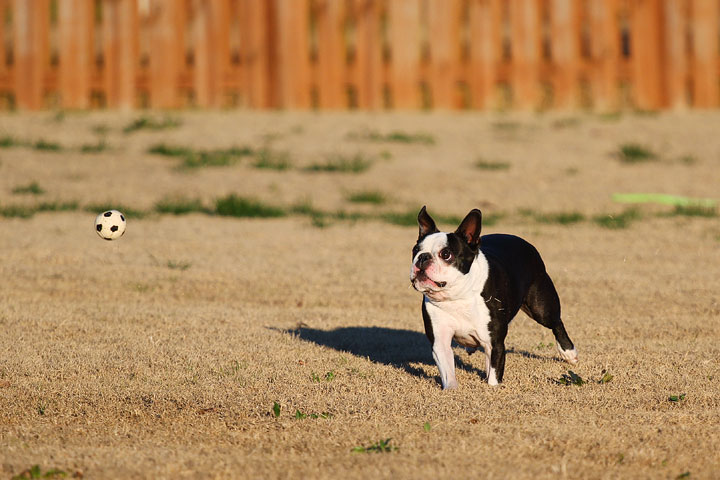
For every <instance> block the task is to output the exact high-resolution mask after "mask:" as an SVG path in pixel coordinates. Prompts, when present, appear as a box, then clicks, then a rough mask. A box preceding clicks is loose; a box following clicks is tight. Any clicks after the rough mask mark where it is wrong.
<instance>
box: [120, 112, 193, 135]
mask: <svg viewBox="0 0 720 480" xmlns="http://www.w3.org/2000/svg"><path fill="white" fill-rule="evenodd" d="M180 125H182V122H181V121H180V119H178V118H172V117H164V118H161V119H158V118H153V117H148V116H142V117H138V118H136V119H135V120H133V121H132V122H130V123H129V124H127V125H126V126H125V128H123V132H124V133H126V134H128V133H133V132H137V131H138V130H167V129H170V128H177V127H179V126H180Z"/></svg>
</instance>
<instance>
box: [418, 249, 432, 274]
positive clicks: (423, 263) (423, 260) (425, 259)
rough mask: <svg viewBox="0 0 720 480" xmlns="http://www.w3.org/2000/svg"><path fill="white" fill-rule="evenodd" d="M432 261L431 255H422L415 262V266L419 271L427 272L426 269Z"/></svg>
mask: <svg viewBox="0 0 720 480" xmlns="http://www.w3.org/2000/svg"><path fill="white" fill-rule="evenodd" d="M431 260H432V255H430V254H429V253H421V254H420V256H419V257H418V258H417V260H416V261H415V266H416V267H417V268H418V269H419V270H425V268H426V267H427V266H428V264H429V263H430V261H431Z"/></svg>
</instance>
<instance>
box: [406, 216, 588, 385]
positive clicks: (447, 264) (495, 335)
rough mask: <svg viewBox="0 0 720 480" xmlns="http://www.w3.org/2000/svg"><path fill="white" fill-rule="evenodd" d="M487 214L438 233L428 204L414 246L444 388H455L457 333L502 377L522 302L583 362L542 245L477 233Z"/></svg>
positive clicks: (416, 282)
mask: <svg viewBox="0 0 720 480" xmlns="http://www.w3.org/2000/svg"><path fill="white" fill-rule="evenodd" d="M481 223H482V214H481V213H480V210H477V209H474V210H472V211H471V212H470V213H468V214H467V216H466V217H465V219H464V220H463V221H462V223H461V224H460V226H459V227H458V228H457V230H456V231H455V232H453V233H443V232H439V231H438V229H437V227H436V226H435V222H434V221H433V219H432V218H431V217H430V215H428V213H427V211H425V207H423V208H422V209H421V210H420V213H419V214H418V224H419V225H420V235H419V236H418V240H417V243H416V244H415V247H414V248H413V252H412V255H413V258H412V267H411V270H410V282H411V283H412V285H413V287H415V289H416V290H417V291H419V292H421V293H422V294H423V303H422V315H423V321H424V323H425V333H426V334H427V337H428V339H429V340H430V343H431V344H432V353H433V358H434V359H435V363H436V364H437V366H438V369H439V370H440V380H441V381H442V387H443V389H449V388H456V387H457V380H456V379H455V359H454V356H453V351H452V348H451V346H450V344H451V342H452V341H453V340H455V341H456V342H457V343H459V344H460V345H462V346H464V347H468V348H470V349H471V350H470V351H471V352H472V351H474V349H476V348H478V347H482V348H483V350H484V351H485V355H486V362H485V367H486V368H485V371H486V372H487V381H488V383H489V384H490V385H497V384H498V383H500V382H501V381H502V378H503V371H504V370H505V336H506V335H507V330H508V325H509V324H510V321H511V320H512V319H513V317H514V316H515V315H516V314H517V313H518V311H519V310H520V309H522V311H523V312H525V313H526V314H528V315H529V316H530V317H532V318H533V319H534V320H535V321H536V322H538V323H539V324H540V325H542V326H544V327H547V328H549V329H551V330H552V331H553V334H554V335H555V340H556V341H557V342H556V345H557V349H558V351H559V352H560V356H561V357H562V358H563V359H565V360H566V361H567V362H569V363H572V364H575V363H577V361H578V355H577V351H576V350H575V347H574V345H573V343H572V341H571V340H570V337H568V334H567V332H566V331H565V326H564V325H563V322H562V320H561V319H560V299H559V298H558V294H557V292H556V291H555V286H554V285H553V282H552V280H550V277H549V276H548V274H547V272H546V271H545V264H544V263H543V261H542V258H540V254H539V253H538V251H537V250H536V249H535V247H533V246H532V245H530V244H529V243H528V242H526V241H525V240H523V239H522V238H519V237H515V236H513V235H500V234H494V235H485V236H483V237H481V236H480V229H481Z"/></svg>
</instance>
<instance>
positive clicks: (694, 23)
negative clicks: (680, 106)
mask: <svg viewBox="0 0 720 480" xmlns="http://www.w3.org/2000/svg"><path fill="white" fill-rule="evenodd" d="M691 5H692V6H691V8H692V18H691V28H692V36H693V64H692V79H693V106H694V107H697V108H715V107H717V106H718V94H719V91H718V86H719V85H718V82H719V81H720V78H718V19H720V11H719V6H718V2H717V0H692V2H691Z"/></svg>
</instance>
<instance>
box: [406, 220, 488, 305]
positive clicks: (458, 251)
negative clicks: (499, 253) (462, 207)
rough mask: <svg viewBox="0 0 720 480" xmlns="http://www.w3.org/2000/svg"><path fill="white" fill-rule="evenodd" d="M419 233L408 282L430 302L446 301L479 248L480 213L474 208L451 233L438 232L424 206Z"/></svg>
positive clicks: (463, 281)
mask: <svg viewBox="0 0 720 480" xmlns="http://www.w3.org/2000/svg"><path fill="white" fill-rule="evenodd" d="M418 225H419V226H420V233H419V235H418V239H417V243H416V244H415V246H414V247H413V251H412V266H411V267H410V283H412V286H413V287H415V290H417V291H419V292H421V293H423V294H425V295H426V296H428V297H429V298H431V299H433V300H438V301H440V300H449V299H452V298H453V297H454V291H457V290H458V289H462V288H463V285H464V284H465V282H466V280H465V277H466V275H467V274H468V273H469V272H470V268H471V267H472V264H473V262H474V261H475V258H476V257H477V254H478V251H479V249H480V230H481V227H482V213H480V210H478V209H473V210H471V211H470V213H468V214H467V216H466V217H465V219H464V220H463V221H462V222H461V223H460V226H459V227H458V228H457V230H455V231H454V232H452V233H444V232H440V231H439V230H438V229H437V227H436V226H435V221H434V220H433V219H432V217H430V215H429V214H428V213H427V211H426V210H425V207H423V208H422V209H421V210H420V213H419V214H418Z"/></svg>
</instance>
